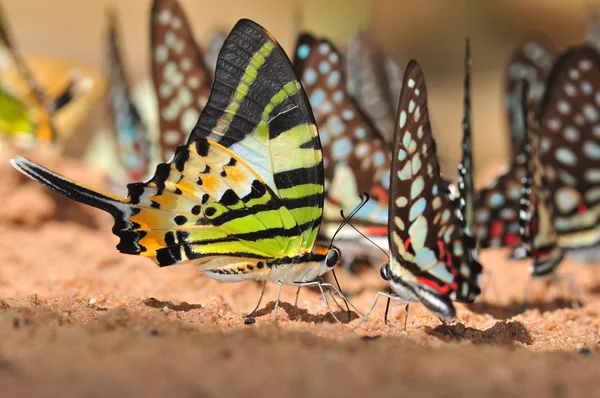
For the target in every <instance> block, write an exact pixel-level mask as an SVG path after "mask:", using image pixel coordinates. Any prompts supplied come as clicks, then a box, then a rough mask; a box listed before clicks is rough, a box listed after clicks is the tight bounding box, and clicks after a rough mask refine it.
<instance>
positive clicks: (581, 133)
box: [537, 46, 600, 248]
mask: <svg viewBox="0 0 600 398" xmlns="http://www.w3.org/2000/svg"><path fill="white" fill-rule="evenodd" d="M546 87H547V89H546V93H545V95H544V97H543V100H542V101H541V105H540V109H539V113H538V117H537V119H538V120H539V125H540V131H539V136H540V153H541V158H542V164H543V165H544V171H545V175H546V177H547V179H548V183H549V187H550V190H551V192H552V195H553V197H552V198H553V201H554V207H555V210H556V218H555V227H556V230H557V232H558V234H559V243H560V246H561V247H564V248H577V247H586V246H592V245H595V244H598V243H600V55H599V54H598V52H597V51H596V50H594V49H592V48H591V47H587V46H580V47H573V48H569V49H567V50H566V51H565V52H564V53H563V54H561V55H560V56H559V58H558V59H557V62H556V63H555V64H554V66H553V67H552V70H551V72H550V75H549V78H548V82H547V84H546Z"/></svg>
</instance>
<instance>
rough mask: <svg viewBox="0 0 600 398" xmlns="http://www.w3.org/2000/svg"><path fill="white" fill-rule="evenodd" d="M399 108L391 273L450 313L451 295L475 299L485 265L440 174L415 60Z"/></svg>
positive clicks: (422, 82) (436, 307) (442, 311)
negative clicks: (481, 263) (480, 260)
mask: <svg viewBox="0 0 600 398" xmlns="http://www.w3.org/2000/svg"><path fill="white" fill-rule="evenodd" d="M398 109H399V113H398V120H397V128H396V133H395V137H394V162H393V164H392V172H391V178H392V184H391V191H390V203H389V214H390V219H389V226H388V228H389V230H390V234H389V244H390V249H391V253H392V258H391V260H390V272H391V278H392V280H393V281H394V282H397V283H402V284H403V285H404V286H408V287H409V288H410V289H411V290H412V291H413V292H414V293H415V294H416V295H417V296H418V297H419V298H420V299H421V301H422V302H423V303H424V304H425V305H426V306H427V307H429V308H430V309H431V310H433V311H434V312H436V313H437V314H438V315H439V316H441V317H444V318H452V317H453V316H454V308H453V306H452V303H451V300H460V301H468V302H472V301H473V300H474V299H475V297H476V296H477V295H478V294H479V293H480V288H479V284H478V279H479V275H480V273H481V271H482V268H481V265H480V264H479V262H478V260H477V253H476V250H475V246H476V244H475V240H474V239H473V238H472V237H471V236H469V235H468V234H467V233H466V231H465V230H464V228H463V220H462V218H461V214H460V211H459V210H458V208H457V205H456V203H455V202H454V200H453V199H452V197H451V194H450V190H449V188H448V183H447V182H446V181H445V180H444V179H443V178H442V177H441V174H440V165H439V162H438V159H437V154H436V145H435V141H434V139H433V135H432V132H431V125H430V122H429V111H428V108H427V88H426V86H425V77H424V75H423V72H422V70H421V68H420V66H419V64H418V63H417V62H415V61H411V62H410V63H409V64H408V66H407V68H406V72H405V75H404V82H403V87H402V94H401V95H400V104H399V107H398Z"/></svg>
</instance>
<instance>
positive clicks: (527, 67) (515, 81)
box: [505, 34, 556, 159]
mask: <svg viewBox="0 0 600 398" xmlns="http://www.w3.org/2000/svg"><path fill="white" fill-rule="evenodd" d="M555 52H556V50H555V46H554V44H553V43H552V41H551V40H550V38H548V37H546V36H544V35H542V34H536V35H534V36H532V37H530V38H529V39H527V40H525V41H524V42H523V43H522V44H521V45H520V46H519V47H518V48H517V49H516V50H515V51H514V52H513V54H512V56H511V58H510V61H509V63H508V67H507V70H506V78H505V79H506V83H505V90H506V94H505V96H506V111H507V113H508V122H509V127H510V148H511V159H512V158H514V157H516V156H518V155H520V154H521V153H522V152H523V147H524V145H525V142H526V138H525V135H526V132H525V131H524V129H523V126H524V125H525V121H524V120H523V118H524V117H526V115H523V114H522V112H521V109H520V108H521V97H522V91H523V81H526V82H527V83H528V86H529V91H530V92H529V93H528V95H529V96H530V98H531V100H532V101H533V103H534V104H536V105H537V104H538V103H539V101H540V100H541V98H542V96H543V95H544V92H545V90H546V89H545V83H546V79H547V77H548V73H550V68H551V67H552V62H553V59H554V54H555Z"/></svg>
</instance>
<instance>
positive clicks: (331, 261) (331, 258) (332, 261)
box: [325, 248, 341, 268]
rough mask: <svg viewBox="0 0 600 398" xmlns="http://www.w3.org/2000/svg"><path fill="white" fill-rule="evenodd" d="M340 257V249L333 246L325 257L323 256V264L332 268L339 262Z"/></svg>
mask: <svg viewBox="0 0 600 398" xmlns="http://www.w3.org/2000/svg"><path fill="white" fill-rule="evenodd" d="M340 258H341V254H340V251H339V250H338V249H335V248H333V249H331V250H329V252H328V253H327V257H325V264H327V266H328V267H329V268H333V267H335V266H336V265H337V264H338V263H339V262H340Z"/></svg>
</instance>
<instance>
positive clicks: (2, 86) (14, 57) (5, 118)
mask: <svg viewBox="0 0 600 398" xmlns="http://www.w3.org/2000/svg"><path fill="white" fill-rule="evenodd" d="M10 69H13V70H15V71H16V72H17V73H16V74H12V75H11V74H8V73H7V72H8V71H9V70H10ZM0 73H1V76H0V104H1V105H2V106H0V130H1V132H2V133H3V134H4V135H6V136H9V137H18V138H19V137H20V138H25V137H31V136H33V137H35V138H36V139H37V140H40V141H49V140H51V139H52V138H53V137H54V136H55V133H54V127H53V126H52V124H51V111H52V109H51V104H50V100H49V99H48V98H47V96H46V94H45V92H44V91H43V90H42V89H41V88H40V86H39V85H38V84H37V82H36V80H35V79H34V78H33V75H32V74H31V72H30V70H29V68H28V67H27V65H26V64H25V61H24V59H23V57H22V56H21V54H20V53H19V52H18V51H17V49H16V48H15V47H14V45H13V44H12V41H11V40H10V36H9V33H8V28H7V24H6V22H5V19H4V11H3V10H0ZM7 75H8V76H7ZM9 76H10V78H12V79H15V78H16V79H19V80H22V81H20V82H19V83H18V84H21V86H23V87H27V88H28V90H29V91H28V93H27V94H26V95H25V96H23V95H20V94H19V93H18V91H17V87H15V85H14V84H12V83H11V82H10V80H9V78H7V77H9Z"/></svg>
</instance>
